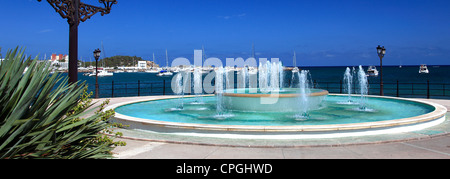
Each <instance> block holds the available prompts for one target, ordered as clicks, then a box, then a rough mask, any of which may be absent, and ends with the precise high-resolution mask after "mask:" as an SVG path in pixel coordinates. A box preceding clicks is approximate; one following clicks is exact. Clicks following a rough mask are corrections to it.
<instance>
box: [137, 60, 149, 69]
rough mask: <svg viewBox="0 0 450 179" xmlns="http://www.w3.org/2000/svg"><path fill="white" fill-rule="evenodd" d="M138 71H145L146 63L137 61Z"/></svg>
mask: <svg viewBox="0 0 450 179" xmlns="http://www.w3.org/2000/svg"><path fill="white" fill-rule="evenodd" d="M137 67H138V69H146V68H147V61H138V66H137Z"/></svg>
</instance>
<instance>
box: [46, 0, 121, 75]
mask: <svg viewBox="0 0 450 179" xmlns="http://www.w3.org/2000/svg"><path fill="white" fill-rule="evenodd" d="M38 1H39V2H41V0H38ZM47 2H48V3H49V4H50V5H51V6H52V7H53V9H55V10H56V12H57V13H59V15H61V17H62V18H63V19H67V22H68V23H69V29H70V30H69V83H75V82H77V81H78V25H79V24H80V21H81V22H84V21H86V20H87V19H90V18H91V17H92V16H93V15H94V14H96V13H98V12H100V13H101V15H102V16H103V15H105V14H109V13H110V11H111V6H112V5H113V4H117V0H99V2H100V3H103V5H104V6H105V7H104V8H102V7H97V6H92V5H89V4H85V3H82V2H80V0H47Z"/></svg>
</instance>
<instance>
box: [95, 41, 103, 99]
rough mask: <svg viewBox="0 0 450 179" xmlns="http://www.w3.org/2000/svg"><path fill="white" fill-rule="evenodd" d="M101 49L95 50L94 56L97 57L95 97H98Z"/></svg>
mask: <svg viewBox="0 0 450 179" xmlns="http://www.w3.org/2000/svg"><path fill="white" fill-rule="evenodd" d="M101 52H102V51H100V49H95V50H94V58H95V98H98V58H100V53H101Z"/></svg>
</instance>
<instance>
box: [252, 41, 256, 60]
mask: <svg viewBox="0 0 450 179" xmlns="http://www.w3.org/2000/svg"><path fill="white" fill-rule="evenodd" d="M252 57H253V58H255V44H254V43H252Z"/></svg>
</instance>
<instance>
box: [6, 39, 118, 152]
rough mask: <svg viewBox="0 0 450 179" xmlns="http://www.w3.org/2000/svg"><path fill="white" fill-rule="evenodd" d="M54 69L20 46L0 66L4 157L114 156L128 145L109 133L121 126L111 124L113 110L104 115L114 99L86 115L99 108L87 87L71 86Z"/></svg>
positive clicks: (82, 85) (77, 84) (7, 55)
mask: <svg viewBox="0 0 450 179" xmlns="http://www.w3.org/2000/svg"><path fill="white" fill-rule="evenodd" d="M28 63H29V64H30V65H29V66H28V69H27V70H26V71H25V68H26V67H27V65H26V64H28ZM49 67H50V65H48V64H47V63H37V57H36V58H35V59H34V60H31V58H30V57H29V58H28V59H25V57H24V50H22V49H20V50H19V51H18V48H16V49H15V50H13V51H11V50H9V51H8V52H7V53H6V56H5V60H4V61H3V62H2V63H1V64H0V158H62V159H80V158H111V157H112V154H111V150H112V149H114V147H115V146H117V145H124V143H123V142H114V141H113V139H112V138H110V137H109V136H106V135H105V134H113V131H111V130H110V129H111V127H115V126H120V125H117V124H109V123H108V119H109V118H110V117H112V116H113V115H114V111H106V112H102V111H101V110H102V109H103V108H104V107H105V105H107V104H108V102H109V101H108V100H106V101H105V102H104V103H103V104H101V105H100V108H99V109H98V110H97V112H95V113H94V114H92V115H87V114H88V113H91V112H93V111H94V110H95V108H92V106H93V105H94V104H92V100H91V99H89V96H90V95H92V93H91V94H88V93H87V92H86V89H87V87H86V85H85V84H84V83H75V84H68V79H67V78H62V77H61V75H60V74H53V75H50V70H49ZM57 84H59V85H57ZM90 108H91V109H90ZM83 116H89V117H87V118H82V117H83ZM116 135H120V134H116Z"/></svg>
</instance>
